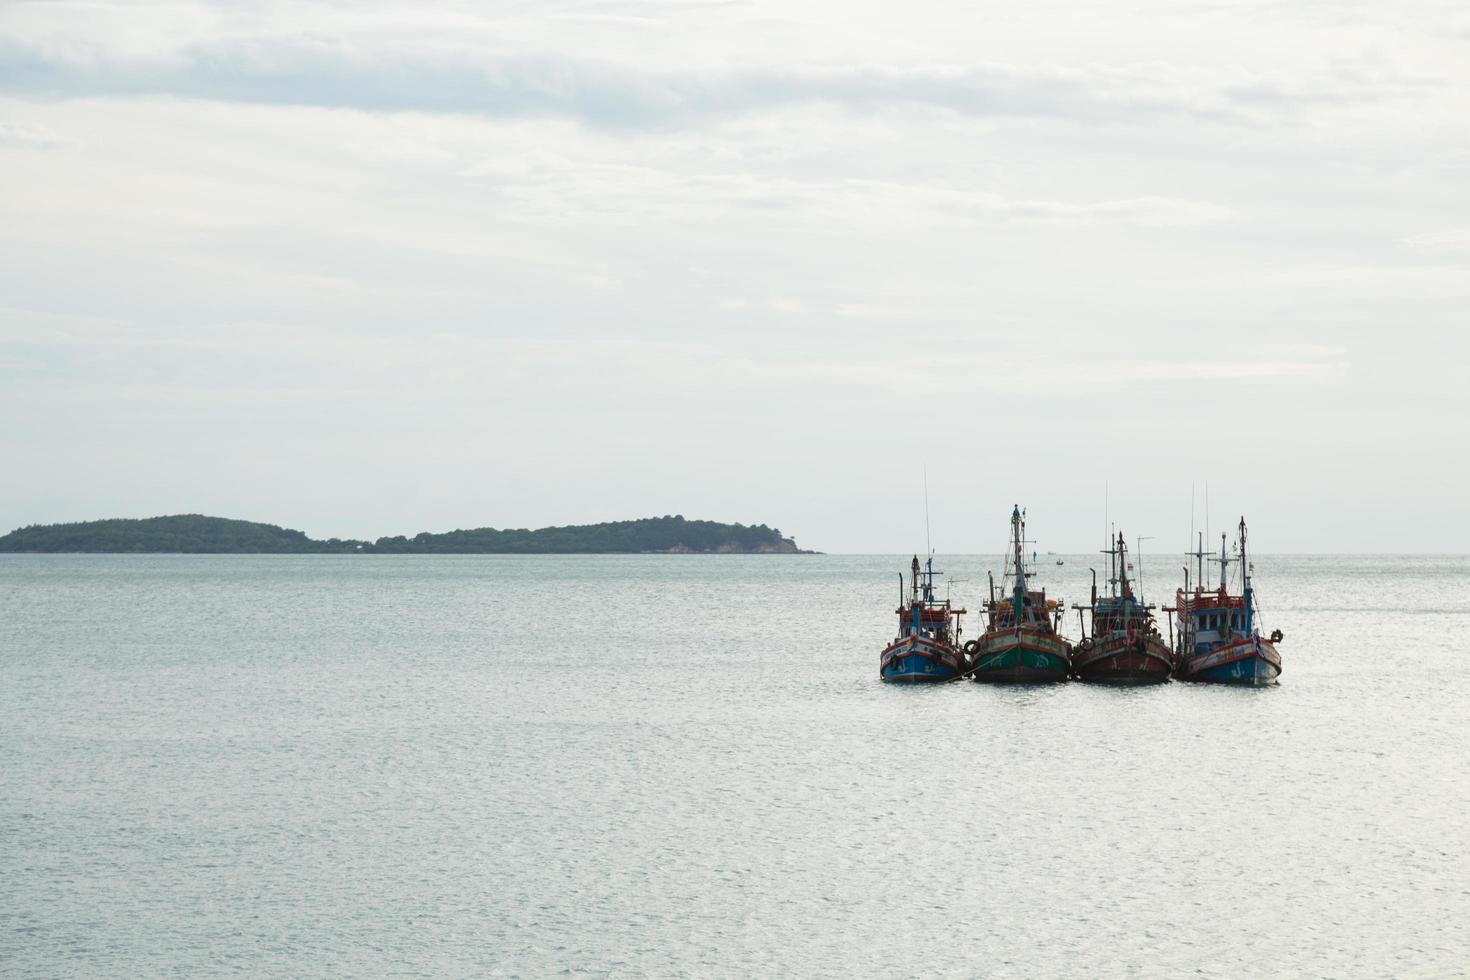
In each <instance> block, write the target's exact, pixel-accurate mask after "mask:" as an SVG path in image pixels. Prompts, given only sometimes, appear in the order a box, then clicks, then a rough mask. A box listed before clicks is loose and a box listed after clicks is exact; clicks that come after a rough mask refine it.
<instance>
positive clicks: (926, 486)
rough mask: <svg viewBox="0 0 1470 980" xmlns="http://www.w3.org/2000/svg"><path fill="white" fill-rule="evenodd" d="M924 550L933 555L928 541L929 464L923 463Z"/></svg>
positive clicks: (931, 556) (931, 546)
mask: <svg viewBox="0 0 1470 980" xmlns="http://www.w3.org/2000/svg"><path fill="white" fill-rule="evenodd" d="M924 550H926V551H928V552H929V557H930V558H933V557H934V546H933V545H932V544H930V542H929V464H928V463H925V464H924Z"/></svg>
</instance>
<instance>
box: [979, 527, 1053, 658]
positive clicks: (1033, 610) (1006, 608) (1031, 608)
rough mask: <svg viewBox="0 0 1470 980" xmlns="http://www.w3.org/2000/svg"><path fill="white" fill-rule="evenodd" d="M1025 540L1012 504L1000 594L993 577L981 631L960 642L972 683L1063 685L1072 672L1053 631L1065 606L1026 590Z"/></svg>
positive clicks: (1023, 531)
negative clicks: (1009, 541)
mask: <svg viewBox="0 0 1470 980" xmlns="http://www.w3.org/2000/svg"><path fill="white" fill-rule="evenodd" d="M1025 539H1026V520H1025V518H1024V517H1023V516H1022V514H1021V508H1020V507H1019V506H1017V507H1014V508H1012V510H1011V550H1010V551H1009V552H1008V553H1007V554H1006V565H1005V571H1004V572H1003V573H1002V576H1001V589H1002V592H1004V593H1005V594H1004V595H1003V596H997V595H996V591H995V581H994V579H992V580H991V583H990V598H989V600H988V601H987V602H986V603H985V612H986V628H985V633H984V635H983V636H981V637H980V639H978V640H973V641H971V642H970V643H967V644H965V653H966V654H967V655H968V656H969V657H970V676H971V677H972V678H973V679H975V680H977V681H982V682H989V683H998V682H1001V683H1003V682H1011V683H1032V684H1034V683H1043V682H1049V681H1064V680H1066V679H1067V675H1068V674H1069V673H1071V670H1072V645H1071V644H1070V643H1068V642H1067V641H1066V640H1065V639H1064V638H1063V637H1062V636H1061V634H1060V633H1058V632H1057V629H1058V626H1059V625H1060V621H1061V615H1062V610H1063V608H1064V607H1063V605H1062V604H1061V602H1060V600H1056V599H1048V598H1047V597H1046V590H1044V589H1043V590H1040V591H1032V590H1031V586H1030V582H1029V579H1028V578H1027V571H1026V560H1025V552H1024V551H1023V547H1024V544H1025ZM1007 589H1008V590H1009V591H1007Z"/></svg>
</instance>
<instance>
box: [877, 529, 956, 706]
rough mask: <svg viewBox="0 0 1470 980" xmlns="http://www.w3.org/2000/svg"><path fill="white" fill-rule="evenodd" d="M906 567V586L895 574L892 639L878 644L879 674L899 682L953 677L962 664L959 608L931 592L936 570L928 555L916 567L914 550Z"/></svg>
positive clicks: (888, 679)
mask: <svg viewBox="0 0 1470 980" xmlns="http://www.w3.org/2000/svg"><path fill="white" fill-rule="evenodd" d="M909 567H910V579H909V584H908V586H907V589H905V585H904V581H903V575H902V574H900V575H899V576H898V610H897V612H898V638H897V639H895V640H894V641H893V642H892V643H890V644H888V646H886V647H884V648H883V653H882V655H881V656H880V657H879V659H878V673H879V676H880V677H882V678H883V679H884V680H885V681H897V682H901V683H921V684H922V683H934V682H936V681H948V680H953V679H954V678H956V677H958V676H959V675H960V674H961V673H962V672H963V671H964V669H965V658H964V654H962V653H961V652H960V617H961V616H963V615H964V614H965V610H963V609H956V608H954V607H953V606H951V605H950V602H949V600H948V599H938V598H936V597H935V595H934V576H935V575H938V574H940V573H939V572H936V571H934V556H933V555H930V556H929V559H928V561H926V562H925V564H924V568H923V570H922V571H921V570H920V567H919V556H918V555H915V556H914V561H913V564H912V565H911V566H909ZM905 591H907V593H908V594H907V596H905V594H904V593H905Z"/></svg>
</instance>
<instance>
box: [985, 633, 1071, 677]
mask: <svg viewBox="0 0 1470 980" xmlns="http://www.w3.org/2000/svg"><path fill="white" fill-rule="evenodd" d="M970 669H971V671H972V672H971V674H970V677H971V678H972V679H973V680H975V681H978V682H980V683H982V684H1050V683H1055V682H1057V681H1064V680H1066V679H1067V675H1068V674H1069V673H1070V672H1071V669H1072V661H1071V647H1070V645H1069V644H1068V643H1067V642H1066V641H1065V640H1062V639H1060V638H1058V637H1055V636H1050V635H1043V634H1035V633H1027V632H1021V633H1019V634H1017V633H1015V632H1006V633H998V634H987V635H986V636H985V637H984V638H983V639H982V640H980V643H979V646H977V647H976V648H975V655H974V659H973V666H972V667H971V668H970Z"/></svg>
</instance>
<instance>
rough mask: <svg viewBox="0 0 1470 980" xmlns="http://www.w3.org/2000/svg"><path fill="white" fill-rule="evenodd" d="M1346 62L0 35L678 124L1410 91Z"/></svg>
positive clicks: (40, 70) (8, 64)
mask: <svg viewBox="0 0 1470 980" xmlns="http://www.w3.org/2000/svg"><path fill="white" fill-rule="evenodd" d="M1418 89H1419V81H1417V80H1404V79H1400V78H1398V77H1396V76H1392V75H1369V74H1364V73H1362V72H1358V71H1347V70H1344V71H1340V72H1338V71H1335V70H1334V71H1333V72H1329V74H1326V75H1322V76H1319V77H1316V78H1297V77H1291V76H1287V75H1284V74H1282V73H1280V72H1253V71H1248V70H1246V69H1243V68H1227V69H1205V68H1196V67H1183V66H1178V65H1169V64H1159V63H1151V64H1146V65H1123V66H1118V65H1107V64H1097V63H1093V64H1086V65H1081V66H1063V65H1056V64H1005V63H993V62H989V63H979V64H968V65H955V64H917V63H885V62H872V63H861V64H830V63H818V62H812V63H790V64H786V63H782V64H762V63H746V64H720V65H713V66H705V65H700V66H689V65H665V66H662V67H656V66H650V65H648V64H645V63H643V62H637V63H634V62H626V61H618V60H615V59H610V58H598V57H595V56H581V55H572V54H567V53H564V52H563V51H560V50H544V51H542V52H541V53H527V52H525V51H522V50H516V51H509V50H499V49H496V48H494V47H490V46H469V45H466V44H463V43H451V42H447V41H444V40H440V39H435V40H425V39H418V40H414V41H399V40H396V39H395V43H384V42H382V41H378V40H374V39H371V38H368V39H362V38H353V39H351V40H348V39H344V38H340V37H335V36H315V35H313V36H303V35H261V36H249V37H245V36H241V37H223V38H216V39H210V40H204V41H194V42H190V43H181V44H177V45H175V46H172V47H169V48H166V49H163V50H152V51H149V52H127V53H124V52H122V51H119V50H117V49H115V48H110V47H108V46H106V45H105V44H100V43H97V42H95V41H90V40H76V39H70V40H55V39H52V40H37V39H30V38H23V37H19V36H11V37H8V38H0V91H8V92H12V93H22V94H30V95H35V96H50V97H94V96H139V95H169V96H177V97H184V98H199V99H210V100H221V101H232V102H247V103H264V104H285V105H315V106H327V107H339V108H356V109H365V110H378V111H424V112H447V113H473V114H479V115H485V116H492V117H519V116H532V117H537V116H539V117H547V116H550V117H565V118H573V119H576V120H579V121H581V122H583V123H585V124H589V125H594V126H604V127H649V126H679V125H686V124H690V123H692V122H695V121H697V120H700V119H704V118H709V117H718V116H726V115H734V114H741V113H749V112H755V111H759V110H763V109H775V108H781V107H785V106H792V105H803V104H814V103H824V104H838V105H844V106H848V107H851V108H854V109H865V108H871V107H874V106H894V105H909V106H916V107H926V108H929V109H934V110H941V111H946V112H951V113H957V114H960V115H963V116H967V117H990V118H1065V119H1070V120H1085V121H1096V122H1117V121H1129V120H1147V119H1159V118H1169V117H1187V118H1191V119H1195V120H1202V121H1209V122H1235V123H1246V124H1264V123H1272V122H1281V121H1285V120H1286V119H1288V118H1293V117H1294V116H1295V115H1296V114H1298V113H1304V112H1307V111H1309V110H1320V109H1322V108H1324V107H1331V106H1333V105H1359V104H1363V103H1371V102H1377V101H1380V100H1384V99H1391V98H1395V97H1398V96H1406V95H1408V94H1411V93H1412V92H1414V91H1418Z"/></svg>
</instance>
